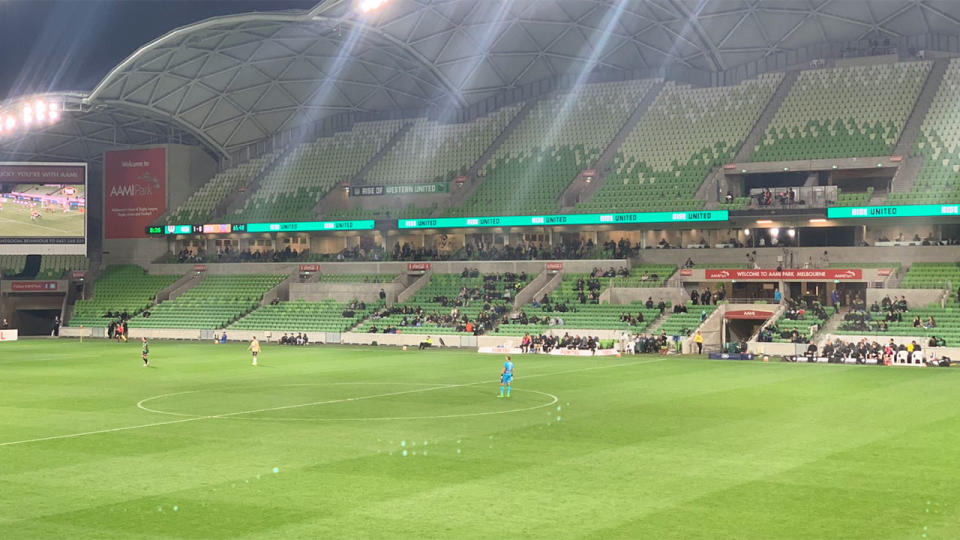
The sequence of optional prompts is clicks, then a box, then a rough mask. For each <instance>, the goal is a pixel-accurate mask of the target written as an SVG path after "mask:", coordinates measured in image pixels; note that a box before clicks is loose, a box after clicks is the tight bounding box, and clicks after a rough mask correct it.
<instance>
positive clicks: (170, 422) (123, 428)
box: [0, 358, 666, 447]
mask: <svg viewBox="0 0 960 540" xmlns="http://www.w3.org/2000/svg"><path fill="white" fill-rule="evenodd" d="M664 360H666V358H658V359H655V360H646V361H643V360H640V361H637V362H629V363H623V364H613V365H609V366H596V367H590V368H581V369H570V370H565V371H556V372H552V373H540V374H534V375H528V376H526V377H525V378H526V379H532V378H536V377H549V376H552V375H564V374H567V373H581V372H584V371H595V370H600V369H611V368H617V367H629V366H636V365H642V364H653V363H656V362H662V361H664ZM489 383H490V381H489V380H485V381H477V382H472V383H464V384H457V385H449V384H447V385H442V386H431V387H429V388H420V389H417V390H404V391H401V392H389V393H386V394H374V395H369V396H360V397H355V398H345V399H337V400H329V401H325V402H314V403H304V404H297V405H284V406H281V407H269V408H265V409H255V410H250V411H237V412H232V413H225V414H215V415H209V416H197V417H193V418H181V419H179V420H167V421H165V422H151V423H149V424H138V425H135V426H120V427H115V428H107V429H99V430H95V431H84V432H80V433H68V434H65V435H51V436H49V437H38V438H35V439H24V440H20V441H7V442H0V447H5V446H15V445H20V444H29V443H35V442H44V441H55V440H60V439H73V438H77V437H87V436H90V435H100V434H103V433H116V432H119V431H131V430H135V429H145V428H151V427H157V426H168V425H173V424H185V423H187V422H197V421H200V420H213V419H216V418H229V417H232V416H239V415H243V414H255V413H259V412H269V411H277V410H283V409H293V408H297V407H311V406H315V405H322V404H330V403H342V402H347V401H359V400H365V399H375V398H378V397H388V396H392V395H401V394H411V393H415V392H430V391H433V390H441V389H444V388H457V387H463V386H476V385H479V384H489ZM147 399H149V398H147ZM141 401H144V400H141Z"/></svg>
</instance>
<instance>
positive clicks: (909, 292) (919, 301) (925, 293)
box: [867, 289, 944, 307]
mask: <svg viewBox="0 0 960 540" xmlns="http://www.w3.org/2000/svg"><path fill="white" fill-rule="evenodd" d="M943 295H944V291H943V290H940V289H867V305H868V306H869V305H870V304H872V303H873V302H876V303H878V304H879V303H880V301H881V300H883V297H884V296H889V297H890V298H891V299H892V298H893V297H894V296H896V297H897V298H899V297H901V296H906V297H907V306H908V307H909V306H913V307H922V306H927V305H929V304H939V303H940V299H941V298H943Z"/></svg>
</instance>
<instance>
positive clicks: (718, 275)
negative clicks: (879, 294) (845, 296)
mask: <svg viewBox="0 0 960 540" xmlns="http://www.w3.org/2000/svg"><path fill="white" fill-rule="evenodd" d="M704 277H705V278H706V279H739V280H744V281H749V280H771V279H799V280H817V279H824V280H845V279H846V280H859V279H863V270H859V269H851V270H834V269H829V270H808V269H788V270H781V271H779V272H777V271H776V270H775V269H774V270H742V269H740V270H738V269H734V268H731V269H728V270H710V269H708V270H704Z"/></svg>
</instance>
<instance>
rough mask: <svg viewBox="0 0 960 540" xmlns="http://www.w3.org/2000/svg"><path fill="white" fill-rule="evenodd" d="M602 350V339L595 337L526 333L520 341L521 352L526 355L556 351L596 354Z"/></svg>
mask: <svg viewBox="0 0 960 540" xmlns="http://www.w3.org/2000/svg"><path fill="white" fill-rule="evenodd" d="M599 348H601V344H600V338H599V337H594V336H585V337H580V336H579V335H574V336H571V335H570V334H569V333H564V334H563V336H562V337H557V336H554V335H551V334H539V335H530V333H526V334H524V335H523V338H521V339H520V350H521V351H523V352H524V353H535V354H536V353H544V354H547V353H549V352H550V351H552V350H554V349H566V350H581V351H590V352H591V353H593V354H596V352H597V349H599Z"/></svg>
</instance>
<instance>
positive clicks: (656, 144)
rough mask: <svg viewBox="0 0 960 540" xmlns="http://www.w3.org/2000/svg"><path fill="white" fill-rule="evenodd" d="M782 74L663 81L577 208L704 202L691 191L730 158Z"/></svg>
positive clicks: (680, 206)
mask: <svg viewBox="0 0 960 540" xmlns="http://www.w3.org/2000/svg"><path fill="white" fill-rule="evenodd" d="M781 78H782V74H781V73H771V74H767V75H763V76H761V77H758V78H756V79H752V80H749V81H745V82H743V83H741V84H738V85H736V86H722V87H715V88H695V87H692V86H688V85H677V84H674V83H672V82H670V83H667V84H666V85H665V86H664V88H663V90H662V91H661V92H660V95H659V96H657V99H656V100H655V101H654V102H653V104H652V105H651V106H650V109H649V110H648V111H647V113H646V114H645V115H644V116H643V118H641V119H640V122H639V123H638V124H637V126H636V127H635V128H634V130H633V131H632V132H631V133H630V135H629V136H628V137H627V139H626V140H625V141H624V142H623V145H622V146H621V147H620V149H619V151H618V152H617V155H616V158H615V159H614V162H613V167H612V170H611V172H610V173H609V175H608V176H607V178H606V180H605V181H604V182H603V185H602V186H601V187H600V189H599V190H597V193H596V194H594V196H593V197H592V198H591V199H590V200H588V201H586V202H582V203H580V204H578V205H577V209H578V210H581V211H603V212H606V211H636V210H637V209H641V210H654V211H655V210H696V209H699V208H703V205H704V202H703V201H702V200H697V199H695V198H694V194H695V193H696V192H697V189H698V188H699V187H700V185H701V184H702V183H703V180H704V178H706V176H707V174H708V173H709V172H710V169H711V167H714V166H717V165H720V164H722V163H724V162H726V161H729V160H730V159H731V158H732V157H733V155H734V153H736V151H737V149H738V148H740V145H741V144H742V142H743V139H744V138H745V137H746V136H747V134H748V133H749V132H750V129H751V128H752V127H753V125H754V124H755V123H756V121H757V118H758V117H759V116H760V113H761V112H762V111H763V108H764V106H765V105H766V104H767V102H768V101H769V100H770V97H771V96H772V95H773V92H774V91H775V90H776V88H777V85H778V84H779V83H780V80H781ZM748 202H749V200H746V201H744V200H742V199H741V200H738V201H737V204H738V205H744V203H748ZM744 206H745V205H744Z"/></svg>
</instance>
